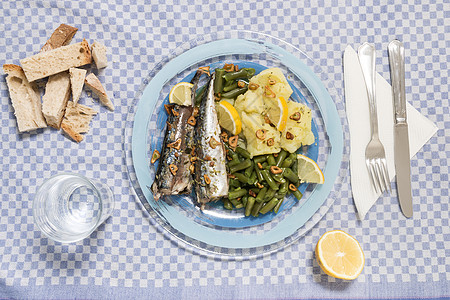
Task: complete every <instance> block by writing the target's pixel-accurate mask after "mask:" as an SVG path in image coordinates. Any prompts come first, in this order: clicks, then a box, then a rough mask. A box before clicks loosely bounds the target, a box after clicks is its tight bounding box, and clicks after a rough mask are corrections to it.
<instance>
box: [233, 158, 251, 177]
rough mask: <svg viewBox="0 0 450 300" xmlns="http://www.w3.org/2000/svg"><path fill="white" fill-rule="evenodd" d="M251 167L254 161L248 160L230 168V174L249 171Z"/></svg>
mask: <svg viewBox="0 0 450 300" xmlns="http://www.w3.org/2000/svg"><path fill="white" fill-rule="evenodd" d="M251 165H252V161H251V160H250V159H248V158H247V159H246V160H244V161H242V162H240V163H239V164H236V165H233V166H230V173H231V174H233V173H236V172H237V171H240V170H244V169H247V168H248V167H250V166H251Z"/></svg>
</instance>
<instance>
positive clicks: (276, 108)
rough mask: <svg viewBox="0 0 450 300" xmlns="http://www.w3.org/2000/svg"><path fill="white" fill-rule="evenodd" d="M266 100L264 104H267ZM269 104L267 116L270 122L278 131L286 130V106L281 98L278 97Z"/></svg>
mask: <svg viewBox="0 0 450 300" xmlns="http://www.w3.org/2000/svg"><path fill="white" fill-rule="evenodd" d="M267 102H269V101H267V100H266V104H268V103H267ZM271 102H272V103H269V105H268V107H269V108H268V110H267V115H268V117H269V120H270V122H272V124H273V125H275V127H276V128H277V130H278V131H283V130H284V129H285V128H286V123H287V119H288V106H287V103H286V100H285V99H284V98H283V97H278V98H277V99H276V100H275V99H274V100H273V101H271Z"/></svg>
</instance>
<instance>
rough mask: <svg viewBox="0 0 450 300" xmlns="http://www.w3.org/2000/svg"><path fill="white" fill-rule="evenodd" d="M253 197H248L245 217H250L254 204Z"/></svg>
mask: <svg viewBox="0 0 450 300" xmlns="http://www.w3.org/2000/svg"><path fill="white" fill-rule="evenodd" d="M255 200H256V199H255V197H251V196H250V197H248V199H247V205H245V216H246V217H248V216H250V213H251V212H252V208H253V205H254V204H255Z"/></svg>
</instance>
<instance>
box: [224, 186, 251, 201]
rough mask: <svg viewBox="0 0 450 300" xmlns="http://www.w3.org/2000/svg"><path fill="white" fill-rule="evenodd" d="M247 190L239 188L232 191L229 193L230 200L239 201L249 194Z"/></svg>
mask: <svg viewBox="0 0 450 300" xmlns="http://www.w3.org/2000/svg"><path fill="white" fill-rule="evenodd" d="M247 193H248V192H247V190H246V189H242V188H237V189H235V190H234V191H230V192H228V199H230V200H231V199H237V198H239V197H242V196H244V195H245V194H247Z"/></svg>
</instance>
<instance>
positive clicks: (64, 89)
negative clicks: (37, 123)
mask: <svg viewBox="0 0 450 300" xmlns="http://www.w3.org/2000/svg"><path fill="white" fill-rule="evenodd" d="M69 98H70V77H69V72H61V73H59V74H56V75H52V76H50V78H49V79H48V82H47V85H46V86H45V94H44V96H43V97H42V114H43V115H44V117H45V120H46V121H47V124H48V125H49V126H52V127H54V128H57V129H59V128H60V126H61V121H62V118H63V116H64V111H65V109H66V105H67V101H68V100H69Z"/></svg>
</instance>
